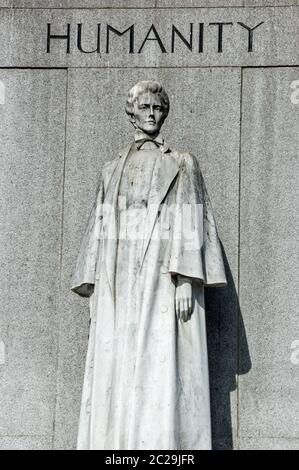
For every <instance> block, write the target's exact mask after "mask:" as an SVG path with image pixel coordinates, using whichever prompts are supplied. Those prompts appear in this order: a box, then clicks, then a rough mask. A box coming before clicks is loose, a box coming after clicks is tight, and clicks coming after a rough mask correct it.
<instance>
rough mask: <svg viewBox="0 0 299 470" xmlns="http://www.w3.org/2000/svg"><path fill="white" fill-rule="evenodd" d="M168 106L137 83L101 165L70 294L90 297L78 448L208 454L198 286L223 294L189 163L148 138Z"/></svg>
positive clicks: (217, 254) (197, 177)
mask: <svg viewBox="0 0 299 470" xmlns="http://www.w3.org/2000/svg"><path fill="white" fill-rule="evenodd" d="M168 111H169V99H168V96H167V94H166V92H165V90H164V89H163V88H162V86H161V85H160V84H159V83H158V82H156V81H142V82H139V83H137V85H135V86H134V87H133V88H132V89H131V90H130V91H129V94H128V98H127V103H126V112H127V114H128V115H129V118H130V121H131V123H132V124H133V125H134V127H135V137H134V141H133V142H132V143H130V144H129V145H128V146H126V147H125V148H124V149H123V150H122V151H121V152H120V154H119V155H118V156H117V157H116V158H115V159H113V160H112V161H109V162H107V163H106V164H104V166H103V168H102V174H101V178H100V184H99V188H98V192H97V198H96V201H95V203H94V206H93V209H92V212H91V215H90V217H89V221H88V224H87V227H86V231H85V234H84V237H83V240H82V244H81V248H80V253H79V256H78V260H77V266H76V269H75V272H74V276H73V283H72V290H73V291H75V292H76V293H78V294H79V295H81V296H85V297H90V314H91V325H90V336H89V345H88V352H87V360H86V370H85V378H84V386H83V396H82V404H81V414H80V423H79V434H78V449H110V450H111V449H115V450H116V449H137V450H139V449H165V450H166V449H172V450H174V449H183V450H188V449H210V448H211V426H210V401H209V374H208V359H207V343H206V325H205V306H204V286H206V285H209V286H210V285H214V286H223V285H225V284H226V276H225V271H224V265H223V259H222V253H221V248H220V242H219V239H218V235H217V229H216V226H215V221H214V218H213V214H212V209H211V206H210V203H209V199H208V195H207V192H206V189H205V185H204V181H203V177H202V174H201V172H200V170H199V167H198V163H197V160H196V158H195V157H193V156H192V155H191V154H190V153H186V152H185V153H183V152H179V151H177V150H175V149H174V148H172V146H171V145H169V144H167V143H166V142H165V140H164V139H163V137H162V136H161V134H160V129H161V126H162V124H163V122H164V120H165V118H166V117H167V114H168Z"/></svg>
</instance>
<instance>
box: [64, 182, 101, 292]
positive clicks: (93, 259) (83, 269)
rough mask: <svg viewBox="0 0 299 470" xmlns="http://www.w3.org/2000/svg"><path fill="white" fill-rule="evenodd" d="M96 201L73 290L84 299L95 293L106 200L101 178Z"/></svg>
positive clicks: (76, 271)
mask: <svg viewBox="0 0 299 470" xmlns="http://www.w3.org/2000/svg"><path fill="white" fill-rule="evenodd" d="M96 195H97V196H96V199H95V201H94V204H93V207H92V209H91V212H90V215H89V218H88V222H87V225H86V228H85V232H84V235H83V238H82V241H81V245H80V249H79V254H78V258H77V263H76V267H75V270H74V273H73V277H72V284H71V289H72V291H74V292H76V293H77V294H79V295H80V296H82V297H90V296H91V295H92V293H93V291H94V284H95V273H96V265H97V261H98V250H99V244H100V231H101V220H102V212H101V208H102V204H103V199H104V185H103V179H102V177H100V180H99V184H98V187H97V191H96Z"/></svg>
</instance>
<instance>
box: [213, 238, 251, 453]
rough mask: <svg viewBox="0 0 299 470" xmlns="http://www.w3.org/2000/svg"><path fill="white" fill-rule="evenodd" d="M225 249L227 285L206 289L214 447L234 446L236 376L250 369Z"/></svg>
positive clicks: (242, 324)
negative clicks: (233, 401)
mask: <svg viewBox="0 0 299 470" xmlns="http://www.w3.org/2000/svg"><path fill="white" fill-rule="evenodd" d="M222 251H223V259H224V262H225V271H226V276H227V287H223V288H217V289H216V288H206V289H205V304H206V321H207V337H208V353H209V373H210V391H211V418H212V448H213V449H214V450H216V449H227V450H228V449H233V426H234V427H236V421H237V403H236V400H237V394H236V393H235V394H234V396H233V397H231V392H232V391H234V390H236V389H237V376H238V375H242V374H246V373H247V372H248V371H249V370H250V368H251V361H250V355H249V350H248V344H247V340H246V333H245V328H244V323H243V320H242V315H241V310H240V305H239V301H238V296H237V289H236V286H235V284H234V280H233V276H232V273H231V270H230V267H229V264H228V261H227V257H226V255H225V251H224V248H223V246H222ZM231 399H232V400H235V405H234V406H231ZM232 414H233V415H232ZM234 423H235V424H234Z"/></svg>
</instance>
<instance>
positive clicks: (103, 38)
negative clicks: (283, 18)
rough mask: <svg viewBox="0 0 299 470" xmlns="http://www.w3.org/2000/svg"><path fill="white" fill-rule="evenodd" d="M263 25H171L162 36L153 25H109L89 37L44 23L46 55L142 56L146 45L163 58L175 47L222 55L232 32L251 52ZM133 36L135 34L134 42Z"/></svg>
mask: <svg viewBox="0 0 299 470" xmlns="http://www.w3.org/2000/svg"><path fill="white" fill-rule="evenodd" d="M263 23H264V22H263V21H261V22H259V23H257V24H255V25H247V24H245V23H243V22H241V21H238V22H235V23H233V22H220V21H219V22H212V23H197V24H195V23H189V24H188V25H187V26H185V27H184V28H183V30H182V28H180V29H179V28H178V27H177V26H175V25H171V26H170V27H169V28H168V30H167V33H166V34H165V31H163V32H161V31H159V30H158V28H156V27H155V25H154V24H152V25H151V26H150V27H149V28H148V29H145V31H144V33H143V31H142V33H141V32H140V31H139V30H137V26H136V25H135V24H132V25H131V26H129V27H128V28H125V29H122V30H120V29H117V28H115V27H114V26H112V25H110V24H101V23H98V24H97V25H96V27H95V28H94V33H93V32H92V31H91V30H88V31H86V29H85V28H83V24H82V23H78V24H76V25H71V24H70V23H67V24H66V25H65V28H64V31H61V28H60V31H58V30H57V27H55V25H52V23H48V24H47V53H51V52H52V51H53V50H56V48H57V47H63V48H64V49H65V52H66V53H67V54H70V53H71V52H72V51H73V50H74V49H77V50H79V51H80V52H82V53H83V54H101V53H104V54H109V53H117V52H119V51H120V48H122V49H121V51H122V52H123V51H124V50H125V49H127V52H128V53H130V54H141V53H143V52H146V49H147V48H148V47H149V45H150V44H151V45H153V44H154V45H155V47H156V48H157V51H158V52H162V53H163V54H167V53H174V52H175V51H176V48H177V46H178V44H179V43H180V45H181V46H183V47H185V48H186V50H189V51H190V52H194V53H202V52H205V49H206V47H207V45H208V44H209V47H213V48H215V51H217V52H218V53H221V52H223V51H225V47H226V43H225V40H226V37H227V34H228V33H230V34H232V32H234V30H236V28H238V29H239V28H242V31H243V34H242V35H241V37H243V38H244V39H243V41H244V51H247V52H254V40H255V35H256V34H258V31H259V29H260V27H261V25H262V24H263ZM84 31H85V34H84ZM136 33H138V38H139V39H138V40H137V39H136V36H137V34H136ZM162 33H163V34H162ZM85 35H86V37H87V36H88V39H86V37H85ZM140 36H141V39H140ZM238 37H239V35H238ZM210 43H211V45H210ZM54 48H55V49H54Z"/></svg>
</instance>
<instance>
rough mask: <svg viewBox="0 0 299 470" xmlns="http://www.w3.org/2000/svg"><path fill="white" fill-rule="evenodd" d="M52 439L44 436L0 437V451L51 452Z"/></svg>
mask: <svg viewBox="0 0 299 470" xmlns="http://www.w3.org/2000/svg"><path fill="white" fill-rule="evenodd" d="M51 449H52V438H51V437H45V436H32V437H24V436H15V437H5V436H4V437H0V450H51Z"/></svg>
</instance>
